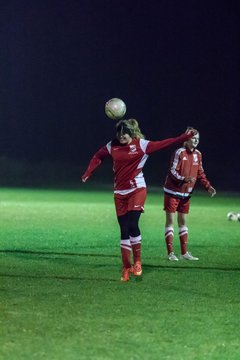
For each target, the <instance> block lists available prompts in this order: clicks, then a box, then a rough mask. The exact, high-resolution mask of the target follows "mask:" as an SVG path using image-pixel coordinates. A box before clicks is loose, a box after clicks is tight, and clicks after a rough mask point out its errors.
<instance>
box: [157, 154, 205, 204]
mask: <svg viewBox="0 0 240 360" xmlns="http://www.w3.org/2000/svg"><path fill="white" fill-rule="evenodd" d="M186 177H191V178H194V179H195V180H194V181H192V182H191V183H186V182H184V179H185V178H186ZM197 180H199V181H200V183H201V184H202V185H203V186H204V187H205V189H206V190H208V189H209V187H210V186H211V185H210V182H209V181H208V179H207V177H206V175H205V173H204V170H203V167H202V154H201V152H200V151H199V150H197V149H194V150H193V151H192V152H191V151H190V150H188V149H186V148H185V147H181V148H180V149H177V150H176V151H175V152H174V154H173V156H172V160H171V165H170V168H169V172H168V175H167V177H166V181H165V184H164V192H165V193H166V194H168V195H170V196H173V197H181V198H186V197H188V196H189V195H190V194H191V193H192V191H193V189H194V186H195V184H196V181H197Z"/></svg>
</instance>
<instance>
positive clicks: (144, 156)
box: [137, 154, 148, 169]
mask: <svg viewBox="0 0 240 360" xmlns="http://www.w3.org/2000/svg"><path fill="white" fill-rule="evenodd" d="M147 158H148V155H147V154H144V155H143V157H142V159H141V161H140V163H139V164H138V167H137V169H141V168H143V166H144V164H145V162H146V161H147Z"/></svg>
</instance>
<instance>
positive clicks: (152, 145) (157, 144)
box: [146, 133, 192, 154]
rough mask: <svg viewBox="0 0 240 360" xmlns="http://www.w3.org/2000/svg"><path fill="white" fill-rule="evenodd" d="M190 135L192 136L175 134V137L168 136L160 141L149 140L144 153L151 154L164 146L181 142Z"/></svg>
mask: <svg viewBox="0 0 240 360" xmlns="http://www.w3.org/2000/svg"><path fill="white" fill-rule="evenodd" d="M190 137H192V134H186V133H184V134H181V135H180V136H177V137H175V138H168V139H165V140H161V141H150V142H149V144H148V146H147V149H146V153H147V154H151V153H152V152H154V151H158V150H161V149H164V148H167V147H169V146H171V145H174V144H179V143H183V142H184V141H186V140H188V139H189V138H190Z"/></svg>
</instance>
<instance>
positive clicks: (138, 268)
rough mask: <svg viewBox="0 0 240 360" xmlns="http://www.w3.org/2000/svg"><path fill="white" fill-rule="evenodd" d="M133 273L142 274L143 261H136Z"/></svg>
mask: <svg viewBox="0 0 240 360" xmlns="http://www.w3.org/2000/svg"><path fill="white" fill-rule="evenodd" d="M133 275H135V276H141V275H142V264H141V261H136V262H135V264H134V266H133Z"/></svg>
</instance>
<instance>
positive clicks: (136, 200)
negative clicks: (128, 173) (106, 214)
mask: <svg viewBox="0 0 240 360" xmlns="http://www.w3.org/2000/svg"><path fill="white" fill-rule="evenodd" d="M146 196H147V190H146V188H140V189H137V190H135V191H133V192H132V193H131V194H129V199H128V211H132V210H135V211H136V210H137V211H144V204H145V201H146Z"/></svg>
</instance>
